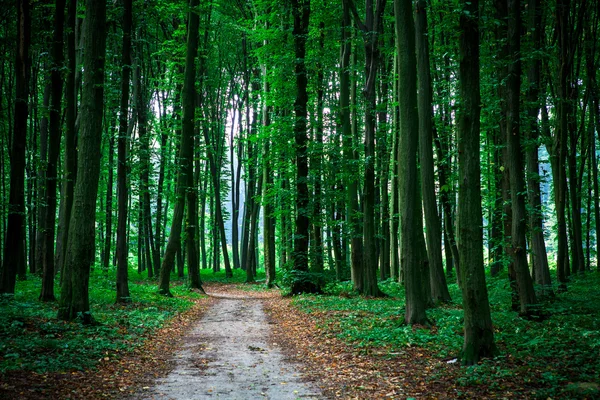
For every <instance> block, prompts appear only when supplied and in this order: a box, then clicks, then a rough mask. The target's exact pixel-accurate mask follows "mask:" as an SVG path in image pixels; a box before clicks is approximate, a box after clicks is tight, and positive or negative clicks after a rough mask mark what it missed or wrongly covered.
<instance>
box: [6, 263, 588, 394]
mask: <svg viewBox="0 0 600 400" xmlns="http://www.w3.org/2000/svg"><path fill="white" fill-rule="evenodd" d="M206 278H207V279H208V278H209V277H206ZM238 278H239V277H238ZM218 279H221V278H218ZM94 280H95V282H94V285H93V288H94V292H93V296H92V298H93V299H94V306H93V310H94V316H95V317H96V318H97V319H98V322H99V324H98V325H96V326H82V325H81V324H79V323H65V322H62V321H57V320H56V317H55V316H56V304H54V303H39V302H38V301H37V293H39V286H40V282H39V281H38V280H36V279H33V278H32V279H31V280H28V281H27V282H18V284H19V285H20V286H19V295H18V296H17V297H15V299H14V300H12V301H8V302H2V301H0V398H2V399H86V400H87V399H119V400H139V399H194V398H196V399H199V398H202V399H211V398H224V399H258V398H271V399H277V400H278V399H296V398H299V399H304V398H317V399H337V398H340V399H413V398H414V399H455V398H461V399H473V398H477V399H513V398H519V399H520V398H539V399H548V398H551V399H574V398H578V399H592V398H600V353H598V349H600V318H598V315H600V306H598V305H599V304H600V290H599V289H598V288H600V275H592V274H590V275H589V276H586V278H585V279H583V278H581V279H574V280H573V283H572V285H571V290H570V291H569V292H568V293H563V294H559V295H557V298H556V299H555V300H554V301H553V302H552V303H549V305H547V306H546V308H547V309H548V310H549V311H550V312H551V313H552V315H551V317H550V318H548V319H545V320H542V321H531V320H524V319H521V318H518V316H517V315H516V313H514V312H511V311H508V310H507V308H508V307H507V304H508V301H509V291H508V290H507V288H506V285H507V283H506V279H503V278H498V279H492V280H491V284H490V288H491V291H490V303H491V305H492V312H493V318H494V322H495V335H496V343H497V344H498V347H499V349H500V355H499V356H498V357H496V358H494V359H486V360H484V361H482V362H481V363H480V364H478V365H476V366H471V367H464V366H461V365H460V362H457V360H456V357H457V355H458V353H459V351H460V347H461V344H462V319H461V318H462V310H461V307H460V291H459V290H458V288H457V287H456V285H455V284H452V285H450V288H451V292H452V296H453V299H456V301H455V302H453V303H450V304H445V305H440V306H439V307H437V308H435V309H432V310H429V316H430V317H431V319H432V320H433V321H435V325H434V326H433V327H420V326H407V325H405V324H403V314H404V309H403V300H402V299H403V292H402V288H401V286H400V285H398V284H397V283H390V282H384V283H382V288H383V289H384V290H385V291H386V293H388V294H389V296H388V297H386V298H380V299H376V298H364V297H360V296H356V295H354V294H352V293H351V292H350V291H349V290H350V286H349V285H346V284H335V285H332V286H330V287H328V292H327V293H328V294H326V295H323V296H308V295H306V296H297V297H294V298H287V297H283V296H282V293H281V291H280V290H267V289H265V287H264V285H263V284H261V283H257V284H242V283H231V282H230V283H224V282H223V281H224V280H223V279H221V281H218V280H217V281H216V282H206V283H205V285H204V288H205V290H206V292H207V293H208V294H209V296H203V295H200V294H199V293H198V292H197V291H194V290H190V289H188V288H187V286H186V285H185V282H184V281H183V280H182V281H178V282H175V283H174V286H173V288H172V289H173V291H174V294H175V297H173V298H165V297H163V296H159V295H157V293H156V286H155V284H154V283H152V282H148V281H146V280H140V281H136V282H134V283H133V284H132V285H131V288H132V299H134V301H133V302H132V303H131V304H129V305H126V306H117V305H115V304H114V288H113V282H112V281H111V280H110V279H109V278H107V277H106V276H105V275H103V274H100V273H98V274H96V275H94ZM238 282H239V279H238ZM0 300H2V299H0ZM550 307H551V308H550Z"/></svg>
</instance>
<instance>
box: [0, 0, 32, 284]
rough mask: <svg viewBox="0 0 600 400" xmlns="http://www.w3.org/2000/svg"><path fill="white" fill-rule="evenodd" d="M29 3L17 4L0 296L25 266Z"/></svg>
mask: <svg viewBox="0 0 600 400" xmlns="http://www.w3.org/2000/svg"><path fill="white" fill-rule="evenodd" d="M30 11H31V10H30V4H29V0H18V1H17V51H16V57H17V58H16V61H15V71H16V74H15V75H16V77H15V78H16V79H15V81H16V82H15V94H16V97H15V113H14V125H13V133H12V146H11V148H10V193H9V200H8V224H7V227H6V236H5V242H4V259H3V265H2V273H1V275H0V293H8V294H14V293H15V284H16V279H17V271H19V270H21V269H23V268H24V265H25V248H24V242H25V143H26V139H27V115H28V106H27V103H28V102H27V99H28V96H29V89H28V88H29V84H28V82H29V72H30V60H29V44H30V42H31V16H30Z"/></svg>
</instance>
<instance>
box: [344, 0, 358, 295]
mask: <svg viewBox="0 0 600 400" xmlns="http://www.w3.org/2000/svg"><path fill="white" fill-rule="evenodd" d="M343 9H344V15H343V20H342V40H341V46H342V51H341V60H340V111H339V112H340V120H341V125H342V142H343V148H344V151H343V154H344V160H345V168H344V169H345V172H346V174H345V182H344V184H345V186H346V218H347V223H348V225H349V230H350V242H351V243H350V247H351V255H350V268H351V276H352V282H353V285H354V289H355V290H357V291H358V292H359V293H362V290H363V278H362V274H363V239H362V232H361V231H362V230H361V223H360V215H361V211H360V207H359V204H358V182H357V180H358V163H357V160H358V156H357V154H355V152H354V147H355V143H354V140H353V134H352V122H351V118H350V111H351V107H350V85H351V82H350V54H351V52H352V42H351V38H350V33H349V30H350V29H351V26H352V25H351V19H350V6H349V4H348V2H347V1H344V2H343Z"/></svg>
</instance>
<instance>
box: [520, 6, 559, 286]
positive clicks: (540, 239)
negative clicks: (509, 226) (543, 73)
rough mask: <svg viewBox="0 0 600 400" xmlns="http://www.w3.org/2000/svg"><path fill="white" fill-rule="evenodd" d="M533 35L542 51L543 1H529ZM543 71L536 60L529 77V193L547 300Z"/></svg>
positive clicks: (535, 257)
mask: <svg viewBox="0 0 600 400" xmlns="http://www.w3.org/2000/svg"><path fill="white" fill-rule="evenodd" d="M528 12H529V25H528V26H529V31H530V32H531V35H532V44H533V48H536V49H537V48H540V46H541V35H542V14H543V10H542V8H541V4H540V0H529V3H528ZM540 70H541V60H540V59H539V58H538V57H536V58H535V59H534V60H533V61H532V63H531V65H530V67H529V71H528V73H527V77H528V81H529V87H528V89H527V102H528V103H529V104H531V106H530V107H529V110H528V118H529V129H528V131H529V132H530V134H529V140H530V145H529V146H528V147H527V155H526V158H527V174H528V179H527V193H528V199H529V208H530V210H531V211H530V213H529V224H530V229H531V243H532V246H531V247H532V248H531V251H532V252H531V258H532V263H533V271H534V276H535V282H536V283H537V284H538V285H539V286H540V294H541V295H542V296H544V297H551V296H553V295H554V292H553V290H552V279H551V278H550V269H549V267H548V254H547V252H546V243H545V242H544V221H543V211H542V201H541V190H540V173H539V162H538V147H539V145H538V142H539V127H538V123H537V118H538V115H539V111H540V107H539V103H540V97H539V96H540V90H539V85H540Z"/></svg>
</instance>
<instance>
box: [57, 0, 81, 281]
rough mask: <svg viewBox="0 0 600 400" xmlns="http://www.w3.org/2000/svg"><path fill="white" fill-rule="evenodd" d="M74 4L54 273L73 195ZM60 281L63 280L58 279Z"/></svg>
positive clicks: (73, 4) (73, 7) (73, 3)
mask: <svg viewBox="0 0 600 400" xmlns="http://www.w3.org/2000/svg"><path fill="white" fill-rule="evenodd" d="M76 22H77V0H69V3H68V7H67V59H68V61H67V68H68V70H69V72H68V74H67V82H66V83H67V84H66V90H65V97H66V99H65V107H66V110H65V111H66V112H65V116H66V118H65V120H66V124H65V125H66V126H65V144H64V145H65V162H64V183H63V187H62V190H61V196H60V203H61V205H60V213H59V224H58V235H57V236H58V237H57V239H56V256H55V264H56V265H55V267H56V268H55V269H56V270H62V269H63V267H64V262H65V256H66V251H67V239H68V237H69V224H70V222H71V210H72V208H73V191H74V189H75V180H76V179H77V131H76V126H75V124H76V118H77V76H78V75H79V72H78V62H77V61H78V57H77V53H76V49H75V41H76V27H77V23H76ZM61 279H62V277H61Z"/></svg>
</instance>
